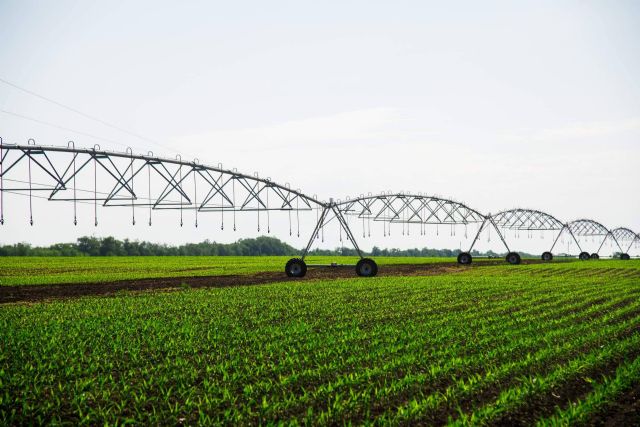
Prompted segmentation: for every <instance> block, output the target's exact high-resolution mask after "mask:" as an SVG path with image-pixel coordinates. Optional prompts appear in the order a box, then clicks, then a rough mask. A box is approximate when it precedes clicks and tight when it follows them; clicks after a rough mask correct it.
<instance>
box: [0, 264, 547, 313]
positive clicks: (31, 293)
mask: <svg viewBox="0 0 640 427" xmlns="http://www.w3.org/2000/svg"><path fill="white" fill-rule="evenodd" d="M523 263H537V260H526V261H523ZM497 264H504V261H503V260H495V261H483V262H478V263H474V264H472V265H470V266H460V265H458V264H457V263H455V262H445V263H442V262H439V263H432V264H398V265H381V266H379V271H378V276H382V277H384V276H433V275H440V274H452V273H457V272H462V271H465V270H467V269H470V268H482V267H484V266H490V265H497ZM283 270H284V268H283ZM353 277H357V276H356V274H355V268H354V267H350V266H349V267H347V266H338V267H328V268H313V267H310V268H309V270H308V272H307V275H306V276H305V277H304V278H289V277H287V276H286V275H285V274H284V271H282V272H275V271H274V272H262V273H255V274H247V275H228V276H200V277H162V278H153V279H134V280H122V281H117V282H94V283H67V284H58V285H18V286H0V304H6V303H11V302H19V301H42V300H48V299H60V298H77V297H82V296H88V295H112V294H115V293H118V292H122V291H146V290H170V289H180V288H184V287H189V288H222V287H229V286H247V285H261V284H266V283H274V282H286V281H308V280H318V279H342V278H353Z"/></svg>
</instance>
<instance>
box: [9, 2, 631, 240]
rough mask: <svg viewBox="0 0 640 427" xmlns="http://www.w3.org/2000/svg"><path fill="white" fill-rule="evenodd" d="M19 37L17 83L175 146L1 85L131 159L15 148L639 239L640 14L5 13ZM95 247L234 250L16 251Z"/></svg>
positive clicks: (407, 5)
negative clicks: (165, 161) (443, 199)
mask: <svg viewBox="0 0 640 427" xmlns="http://www.w3.org/2000/svg"><path fill="white" fill-rule="evenodd" d="M0 40H2V47H1V48H0V78H3V79H6V80H8V81H10V82H13V83H15V84H17V85H20V86H23V87H25V88H28V89H30V90H32V91H34V92H37V93H39V94H42V95H44V96H47V97H50V98H52V99H55V100H57V101H60V102H62V103H65V104H68V105H70V106H73V107H74V108H77V109H79V110H81V111H83V112H85V113H87V114H90V115H93V116H97V117H100V118H102V119H104V120H106V121H108V122H111V123H115V124H117V125H119V126H122V127H124V128H126V129H129V130H131V131H133V132H136V133H139V134H141V135H144V136H146V137H148V138H150V139H153V140H155V141H161V144H162V146H157V145H154V144H151V143H149V142H147V141H144V140H139V139H135V138H132V137H130V136H129V135H126V134H122V133H119V132H117V131H114V130H112V129H110V128H107V127H104V126H102V125H100V124H98V123H95V122H92V121H90V120H87V119H85V118H83V117H81V116H78V115H74V114H72V113H70V112H69V111H65V110H62V109H60V108H58V107H56V106H53V105H50V104H48V103H46V102H43V101H41V100H39V99H37V98H34V97H32V96H29V95H26V94H24V93H21V92H20V91H17V90H15V89H13V88H11V87H8V86H6V85H4V84H2V83H0V109H3V110H7V111H11V112H15V113H19V114H23V115H26V116H30V117H34V118H37V119H40V120H44V121H47V122H51V123H56V124H58V125H60V126H63V127H67V128H72V129H75V130H79V131H82V132H85V133H90V134H93V135H96V136H101V137H103V138H105V139H108V140H111V141H115V142H118V144H114V143H110V142H105V141H100V140H93V139H91V138H88V137H86V136H82V135H78V134H73V133H72V132H69V131H62V130H59V129H55V128H51V127H47V126H43V125H39V124H35V123H32V122H29V121H26V120H24V119H19V118H16V117H12V116H10V115H7V114H4V113H0V136H2V137H3V138H4V139H5V140H6V141H8V142H24V141H26V139H27V138H29V137H33V138H35V139H36V140H37V141H38V142H40V143H43V144H52V145H59V144H65V143H66V141H67V140H68V139H74V140H75V141H76V143H77V144H78V145H83V146H92V145H93V144H95V143H100V144H101V146H102V147H103V148H111V149H117V150H120V149H122V148H123V146H127V145H129V146H132V147H134V149H135V150H136V151H140V152H146V151H148V150H150V149H151V150H153V151H154V152H155V153H156V154H163V155H173V154H175V152H180V153H182V154H183V156H184V157H185V158H190V157H193V156H197V157H199V158H200V160H201V161H202V162H206V163H211V164H217V163H218V162H222V163H223V164H224V165H225V166H230V167H231V166H233V167H237V168H238V169H239V170H242V171H246V172H253V171H260V172H261V174H262V175H265V176H271V177H272V178H273V179H274V180H276V181H280V182H291V183H292V184H293V185H294V186H296V187H300V188H301V189H302V190H304V191H307V192H308V193H311V194H313V193H316V194H319V195H321V197H326V198H328V197H332V196H334V197H342V196H345V195H354V194H360V193H367V192H369V191H371V192H378V191H380V190H397V191H400V190H403V191H414V192H418V191H420V192H425V193H434V194H441V195H445V196H450V197H452V198H455V199H459V200H464V201H466V202H467V203H468V204H469V205H471V206H473V207H475V208H477V209H478V210H480V211H482V212H489V211H494V212H495V211H497V210H501V209H505V208H510V207H514V206H524V207H534V208H538V209H541V210H545V211H548V212H550V213H552V214H555V215H556V216H558V217H560V218H561V219H566V220H570V219H574V218H576V217H583V216H587V217H593V218H594V219H597V220H599V221H601V222H603V223H604V224H605V225H607V226H610V227H615V226H618V225H626V226H629V227H632V228H634V229H635V230H636V231H640V215H639V213H640V201H639V198H638V196H637V185H638V181H639V178H640V168H638V166H637V165H638V161H639V160H640V85H639V83H638V80H639V79H638V76H640V43H639V41H640V3H638V2H633V1H561V2H558V1H535V2H533V1H531V2H514V1H499V2H493V1H485V2H425V1H415V2H406V1H394V2H371V1H340V2H300V1H298V2H276V1H272V2H159V1H148V2H142V1H138V2H118V1H101V2H98V1H96V2H86V1H83V2H70V1H44V2H43V1H39V2H31V1H6V0H0ZM114 227H115V226H114ZM93 232H96V233H97V234H108V233H120V234H121V235H127V234H135V236H137V237H140V238H148V239H151V240H162V239H165V240H168V241H179V240H184V239H186V240H200V239H201V238H204V237H209V238H214V239H215V238H216V236H202V235H201V234H198V233H194V234H193V235H189V236H184V234H178V232H177V231H176V234H175V235H174V234H172V233H169V234H166V235H163V236H162V238H160V237H157V236H155V235H154V234H153V233H151V232H150V231H149V230H146V231H142V230H135V231H127V230H119V229H117V228H114V229H110V228H109V227H105V228H104V229H99V230H94V229H93V228H83V227H78V228H72V229H69V230H64V231H62V230H59V231H50V230H47V231H46V233H40V234H39V235H38V236H34V238H33V239H32V238H31V234H28V233H32V231H31V229H30V228H28V227H26V228H18V227H13V228H11V229H7V228H5V229H4V230H3V233H4V237H3V238H2V240H3V241H16V240H33V241H38V240H40V241H43V242H45V241H53V240H61V239H62V240H64V236H70V237H69V238H67V239H66V240H72V238H73V236H75V235H76V234H77V235H82V234H87V233H93ZM34 234H35V233H34ZM237 237H238V236H236V235H229V236H220V237H219V238H217V240H235V238H237ZM282 237H285V236H282ZM293 243H294V244H296V245H297V246H300V244H299V243H297V242H293ZM401 244H402V242H398V245H401ZM427 244H428V245H429V246H441V245H439V244H437V243H434V242H430V243H429V242H428V243H427Z"/></svg>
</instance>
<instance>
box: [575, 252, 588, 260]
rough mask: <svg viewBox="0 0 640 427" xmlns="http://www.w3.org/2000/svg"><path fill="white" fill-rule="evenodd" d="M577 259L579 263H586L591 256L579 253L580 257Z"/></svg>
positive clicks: (586, 253)
mask: <svg viewBox="0 0 640 427" xmlns="http://www.w3.org/2000/svg"><path fill="white" fill-rule="evenodd" d="M578 258H580V260H581V261H586V260H588V259H589V258H591V255H589V252H580V255H578Z"/></svg>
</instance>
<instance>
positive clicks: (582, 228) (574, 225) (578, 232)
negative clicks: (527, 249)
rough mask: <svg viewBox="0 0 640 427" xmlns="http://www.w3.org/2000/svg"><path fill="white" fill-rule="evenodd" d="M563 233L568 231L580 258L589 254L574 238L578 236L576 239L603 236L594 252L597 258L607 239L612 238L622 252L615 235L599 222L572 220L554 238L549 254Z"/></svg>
mask: <svg viewBox="0 0 640 427" xmlns="http://www.w3.org/2000/svg"><path fill="white" fill-rule="evenodd" d="M564 231H568V232H569V234H570V235H571V237H572V238H573V240H574V242H575V243H576V245H577V246H578V249H579V250H580V255H581V256H582V255H583V254H587V255H589V254H588V253H587V252H584V251H583V249H582V247H581V246H580V243H579V242H578V239H577V238H576V236H578V237H600V236H604V237H603V239H602V242H601V243H600V246H599V247H598V250H597V251H596V252H595V255H598V256H599V254H600V250H601V249H602V246H604V244H605V242H606V241H607V239H608V238H612V239H613V241H614V242H615V244H616V245H617V246H618V248H619V249H620V251H621V252H624V251H623V250H622V247H621V246H620V243H619V242H618V240H617V239H616V237H615V235H614V234H613V233H612V232H611V231H610V230H609V229H607V227H605V226H604V225H602V224H600V223H599V222H597V221H594V220H592V219H577V220H574V221H571V222H569V223H567V224H565V225H564V226H563V227H562V230H560V233H558V237H556V239H555V240H554V242H553V245H552V246H551V249H550V250H549V251H550V252H553V248H554V247H555V246H556V243H557V242H558V240H559V239H560V236H561V235H562V233H563V232H564Z"/></svg>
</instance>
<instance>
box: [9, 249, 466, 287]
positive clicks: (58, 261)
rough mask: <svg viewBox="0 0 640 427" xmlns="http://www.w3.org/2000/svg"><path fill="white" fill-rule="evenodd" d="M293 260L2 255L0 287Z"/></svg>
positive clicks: (264, 267)
mask: <svg viewBox="0 0 640 427" xmlns="http://www.w3.org/2000/svg"><path fill="white" fill-rule="evenodd" d="M290 258H291V257H281V256H264V257H257V256H256V257H249V256H247V257H242V256H211V257H210V256H166V257H156V256H149V257H69V258H66V257H0V286H2V285H5V286H6V285H41V284H53V283H56V284H57V283H82V282H108V281H115V280H129V279H143V278H159V277H194V276H219V275H232V274H252V273H257V272H262V271H284V265H285V264H286V262H287V260H289V259H290ZM357 260H358V258H356V257H335V256H311V257H309V258H307V262H308V263H309V264H314V263H318V264H321V263H324V264H327V263H331V262H339V263H342V264H354V265H355V263H356V261H357ZM376 261H377V262H378V263H379V264H380V265H390V264H406V263H412V264H415V263H434V262H455V259H454V258H407V257H379V258H376Z"/></svg>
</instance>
